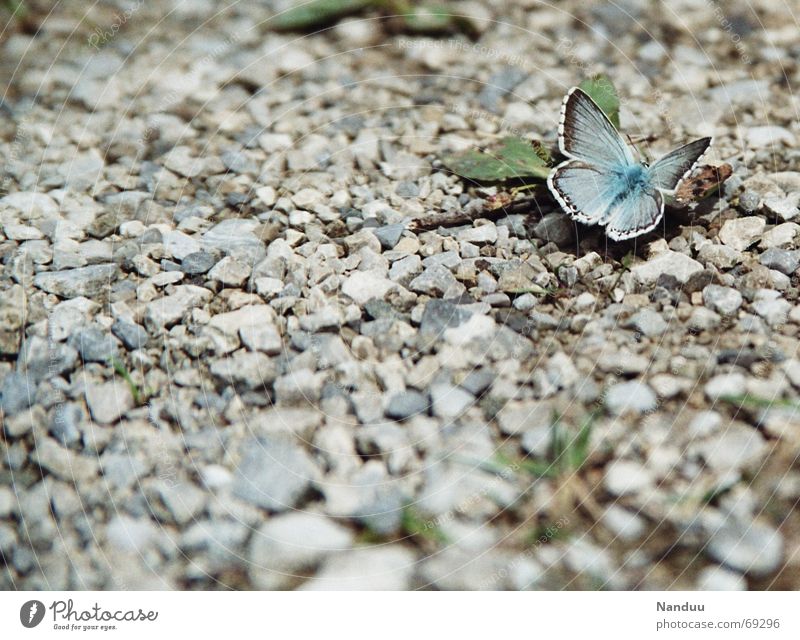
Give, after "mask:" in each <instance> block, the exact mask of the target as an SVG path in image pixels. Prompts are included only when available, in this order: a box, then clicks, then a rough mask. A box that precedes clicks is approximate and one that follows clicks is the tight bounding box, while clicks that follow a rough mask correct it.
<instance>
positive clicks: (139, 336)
mask: <svg viewBox="0 0 800 640" xmlns="http://www.w3.org/2000/svg"><path fill="white" fill-rule="evenodd" d="M111 333H113V334H114V335H115V336H116V337H117V338H119V339H120V340H121V341H122V344H124V345H125V348H126V349H128V350H129V351H134V350H135V349H143V348H144V347H145V345H146V344H147V340H148V337H149V336H148V335H147V331H146V330H145V328H144V327H143V326H142V325H140V324H136V323H135V322H131V321H130V320H127V319H125V318H117V319H116V320H115V321H114V324H112V325H111Z"/></svg>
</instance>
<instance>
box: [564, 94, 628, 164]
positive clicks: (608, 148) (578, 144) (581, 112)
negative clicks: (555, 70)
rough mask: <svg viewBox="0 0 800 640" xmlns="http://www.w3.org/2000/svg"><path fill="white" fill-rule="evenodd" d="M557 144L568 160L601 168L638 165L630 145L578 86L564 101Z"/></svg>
mask: <svg viewBox="0 0 800 640" xmlns="http://www.w3.org/2000/svg"><path fill="white" fill-rule="evenodd" d="M558 145H559V147H560V149H561V152H562V153H563V154H564V155H565V156H567V157H568V158H572V159H576V160H583V161H585V162H588V163H590V164H593V165H597V166H600V167H617V166H619V165H623V166H624V165H627V164H632V163H633V162H635V159H634V157H633V154H632V153H631V150H630V149H629V148H628V145H626V144H625V141H624V140H623V139H622V137H621V136H620V135H619V133H618V132H617V130H616V129H615V128H614V125H613V124H611V122H610V121H609V119H608V118H607V117H606V114H605V113H603V110H602V109H601V108H600V107H598V106H597V104H596V103H595V102H594V100H592V99H591V98H590V97H589V96H588V95H587V94H586V93H585V92H584V91H582V90H581V89H579V88H578V87H574V88H572V89H570V91H569V93H567V96H566V97H565V98H564V105H563V106H562V108H561V122H560V123H559V126H558Z"/></svg>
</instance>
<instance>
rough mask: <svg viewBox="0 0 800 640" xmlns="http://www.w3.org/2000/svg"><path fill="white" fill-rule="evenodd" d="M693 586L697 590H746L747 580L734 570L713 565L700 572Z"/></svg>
mask: <svg viewBox="0 0 800 640" xmlns="http://www.w3.org/2000/svg"><path fill="white" fill-rule="evenodd" d="M695 588H696V589H697V590H698V591H747V580H745V579H744V576H742V575H741V574H739V573H736V572H735V571H730V570H729V569H725V568H724V567H719V566H716V565H713V566H710V567H706V568H705V569H703V570H702V571H701V572H700V574H699V575H698V576H697V583H696V585H695Z"/></svg>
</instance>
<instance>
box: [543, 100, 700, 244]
mask: <svg viewBox="0 0 800 640" xmlns="http://www.w3.org/2000/svg"><path fill="white" fill-rule="evenodd" d="M558 146H559V148H560V149H561V153H563V154H564V155H565V156H566V157H567V158H568V160H567V161H566V162H562V163H561V164H560V165H558V166H557V167H555V168H554V169H553V171H551V172H550V175H549V176H548V178H547V186H548V187H550V191H551V192H552V193H553V195H554V196H555V198H556V200H557V201H558V203H559V204H560V205H561V207H562V208H563V209H564V211H566V213H567V214H568V215H569V216H570V217H571V218H572V219H573V220H577V221H579V222H583V223H584V224H588V225H595V224H599V225H600V226H604V227H605V228H606V235H607V236H608V237H609V238H611V239H612V240H627V239H629V238H635V237H636V236H639V235H642V234H643V233H647V232H648V231H652V230H653V229H654V228H655V226H656V225H657V224H658V222H659V220H661V218H662V216H663V215H664V196H672V195H674V193H675V190H676V189H677V188H678V186H679V185H680V183H681V182H682V181H683V180H684V178H687V177H688V176H689V174H691V173H692V171H693V170H694V168H695V166H696V165H697V162H698V161H699V160H700V158H701V157H702V156H703V154H704V153H705V152H706V151H707V150H708V148H709V147H710V146H711V138H700V139H699V140H695V141H694V142H690V143H689V144H686V145H684V146H682V147H678V148H677V149H675V150H674V151H671V152H669V153H668V154H667V155H665V156H664V157H663V158H660V159H659V160H657V161H656V162H654V163H653V164H652V165H650V166H648V165H647V164H645V163H642V162H640V161H639V160H637V159H636V158H635V157H634V155H633V152H632V151H631V149H630V148H629V147H628V145H627V144H625V141H624V140H623V139H622V136H620V134H619V132H618V131H617V130H616V129H615V128H614V125H613V124H611V122H610V121H609V119H608V118H607V117H606V114H605V113H603V111H602V109H600V107H598V106H597V104H596V103H595V102H594V100H592V99H591V98H590V97H589V96H588V95H587V94H586V93H585V92H584V91H582V90H581V89H580V88H578V87H574V88H572V89H570V90H569V93H567V95H566V97H565V98H564V105H563V106H562V108H561V121H560V122H559V125H558Z"/></svg>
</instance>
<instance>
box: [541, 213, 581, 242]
mask: <svg viewBox="0 0 800 640" xmlns="http://www.w3.org/2000/svg"><path fill="white" fill-rule="evenodd" d="M533 235H535V236H536V237H537V238H540V239H542V240H544V241H545V242H554V243H555V244H557V245H558V246H564V245H567V244H570V243H571V242H573V241H574V239H575V223H574V222H573V221H572V220H570V219H569V218H568V217H567V216H565V215H564V214H562V213H548V214H547V215H545V216H544V217H543V218H542V219H541V220H540V221H539V222H538V223H536V226H534V227H533Z"/></svg>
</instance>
